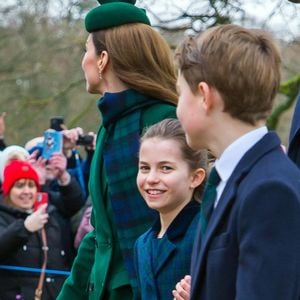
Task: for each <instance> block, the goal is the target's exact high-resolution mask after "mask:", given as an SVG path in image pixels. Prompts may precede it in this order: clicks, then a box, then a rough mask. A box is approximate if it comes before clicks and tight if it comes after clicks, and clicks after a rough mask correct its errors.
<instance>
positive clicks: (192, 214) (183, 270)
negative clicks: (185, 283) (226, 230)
mask: <svg viewBox="0 0 300 300" xmlns="http://www.w3.org/2000/svg"><path fill="white" fill-rule="evenodd" d="M199 217H200V204H199V203H198V202H196V201H191V202H189V203H188V204H187V205H186V206H185V207H184V208H183V209H182V210H181V212H180V213H179V214H178V215H177V216H176V218H175V219H174V220H173V222H172V223H171V224H170V226H169V228H168V229H167V231H166V234H165V235H164V236H163V237H162V239H161V240H160V241H159V246H158V248H157V253H158V254H155V253H152V243H153V241H157V234H158V232H159V230H160V226H161V225H160V221H159V219H158V220H157V221H156V223H155V224H154V226H153V227H152V228H150V229H149V230H148V231H147V232H146V233H144V234H143V235H142V236H140V237H139V239H138V240H137V242H136V244H135V267H136V270H137V276H138V282H139V288H140V299H142V300H160V299H161V300H168V299H170V300H172V299H173V296H172V290H173V289H175V285H176V283H177V282H179V281H180V280H181V279H182V278H183V277H184V276H185V275H188V274H190V262H191V252H192V251H191V250H192V248H193V242H194V239H195V233H196V231H197V225H198V221H199Z"/></svg>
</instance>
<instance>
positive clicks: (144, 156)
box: [137, 137, 198, 215]
mask: <svg viewBox="0 0 300 300" xmlns="http://www.w3.org/2000/svg"><path fill="white" fill-rule="evenodd" d="M194 177H195V176H194V172H192V171H191V170H190V168H189V166H188V164H187V163H186V162H185V161H184V159H183V157H182V153H181V148H180V144H179V143H178V142H177V141H175V140H171V139H166V140H163V139H160V138H157V137H154V138H149V139H146V140H145V141H143V142H142V144H141V147H140V154H139V171H138V175H137V186H138V189H139V191H140V193H141V195H142V196H143V198H144V199H145V201H146V203H147V205H148V206H149V207H150V208H153V209H155V210H157V211H159V212H160V213H162V214H169V213H173V212H174V214H175V215H176V214H177V212H178V211H180V210H181V209H182V208H183V207H184V206H185V205H186V204H187V203H188V202H189V201H190V200H191V198H192V196H193V191H194V188H195V185H196V186H197V185H198V183H197V184H196V182H195V180H194Z"/></svg>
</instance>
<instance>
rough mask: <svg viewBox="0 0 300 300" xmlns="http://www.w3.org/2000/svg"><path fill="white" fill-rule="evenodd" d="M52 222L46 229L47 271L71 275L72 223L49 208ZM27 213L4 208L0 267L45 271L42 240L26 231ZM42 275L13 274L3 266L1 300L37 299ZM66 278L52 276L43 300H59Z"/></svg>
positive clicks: (0, 211) (0, 218)
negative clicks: (36, 292) (69, 273)
mask: <svg viewBox="0 0 300 300" xmlns="http://www.w3.org/2000/svg"><path fill="white" fill-rule="evenodd" d="M47 210H48V213H49V219H48V223H47V224H46V225H45V230H46V235H47V243H48V247H49V250H48V263H47V269H52V270H63V271H69V270H70V267H71V262H72V256H73V253H71V249H72V245H70V243H71V239H70V238H69V237H70V231H69V230H68V228H69V226H67V223H68V219H65V218H63V217H62V215H61V214H60V213H59V212H58V210H57V209H56V208H55V207H54V206H52V205H49V206H48V209H47ZM27 216H28V214H27V213H25V212H22V211H20V210H18V209H15V208H11V207H8V206H6V205H3V204H0V265H6V266H21V267H30V268H41V266H42V262H43V250H42V240H41V236H40V233H39V232H34V233H31V232H29V231H28V230H27V229H26V228H25V227H24V220H25V219H26V217H27ZM38 279H39V273H32V272H24V271H11V270H4V269H1V266H0V299H1V300H8V299H16V295H17V294H21V295H22V299H24V300H27V299H28V300H32V299H34V291H35V289H36V287H37V284H38ZM64 280H65V276H61V275H48V274H46V279H45V283H44V289H43V295H42V299H43V300H48V299H56V296H57V295H58V292H59V290H60V288H61V286H62V283H63V281H64Z"/></svg>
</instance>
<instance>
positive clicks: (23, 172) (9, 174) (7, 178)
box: [2, 160, 40, 196]
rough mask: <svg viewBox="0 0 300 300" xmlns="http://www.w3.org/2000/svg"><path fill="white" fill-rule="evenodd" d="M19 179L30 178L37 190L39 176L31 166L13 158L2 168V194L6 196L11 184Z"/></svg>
mask: <svg viewBox="0 0 300 300" xmlns="http://www.w3.org/2000/svg"><path fill="white" fill-rule="evenodd" d="M19 179H31V180H33V181H34V182H35V184H36V186H37V189H38V190H39V188H40V185H39V177H38V174H37V172H36V171H35V170H34V169H33V167H32V166H31V165H30V164H29V163H28V162H27V161H22V160H13V161H11V162H10V163H9V164H8V165H7V166H6V167H5V168H4V178H3V183H2V190H3V196H7V195H8V193H9V191H10V190H11V188H12V187H13V185H14V184H15V182H16V181H18V180H19Z"/></svg>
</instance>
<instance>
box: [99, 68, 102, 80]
mask: <svg viewBox="0 0 300 300" xmlns="http://www.w3.org/2000/svg"><path fill="white" fill-rule="evenodd" d="M99 79H100V80H102V72H101V71H100V70H99Z"/></svg>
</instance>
